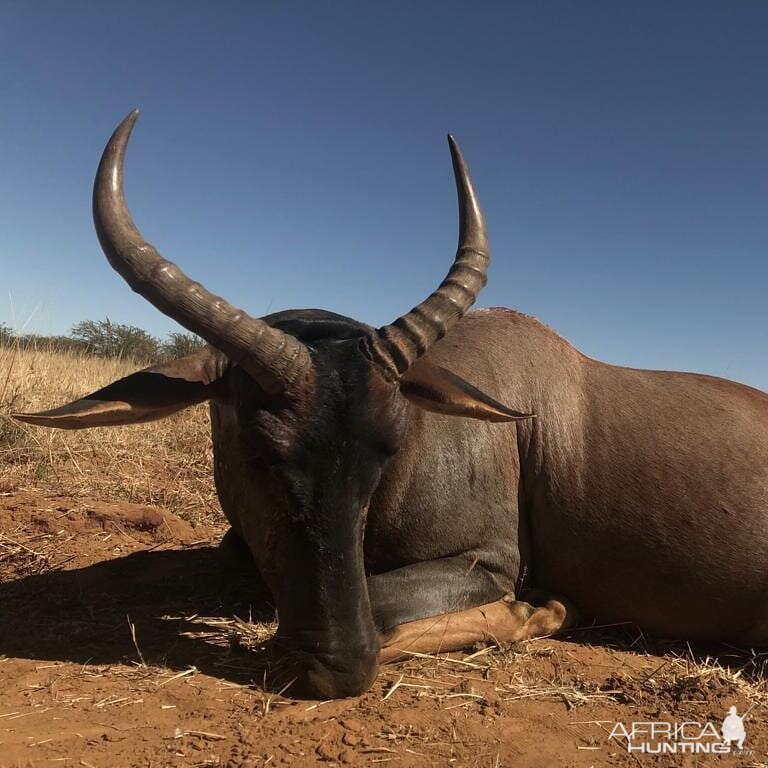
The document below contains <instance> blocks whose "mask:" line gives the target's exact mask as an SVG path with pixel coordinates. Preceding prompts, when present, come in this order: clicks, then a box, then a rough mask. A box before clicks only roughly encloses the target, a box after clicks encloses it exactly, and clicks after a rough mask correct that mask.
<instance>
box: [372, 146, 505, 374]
mask: <svg viewBox="0 0 768 768" xmlns="http://www.w3.org/2000/svg"><path fill="white" fill-rule="evenodd" d="M448 144H449V146H450V148H451V158H452V160H453V173H454V176H455V178H456V191H457V192H458V197H459V247H458V250H457V251H456V258H455V260H454V262H453V265H452V266H451V269H450V271H449V272H448V274H447V275H446V277H445V280H443V282H442V283H440V286H439V287H438V289H437V290H436V291H435V292H434V293H433V294H432V295H431V296H429V297H428V298H427V299H425V300H424V301H422V302H421V304H419V305H418V306H416V307H414V308H413V309H412V310H411V311H410V312H409V313H408V314H407V315H403V316H402V317H399V318H398V319H397V320H395V322H394V323H392V324H391V325H385V326H384V327H383V328H379V329H378V330H377V331H376V332H375V333H374V334H372V335H371V336H369V337H368V338H367V339H366V343H365V344H364V350H365V352H366V353H367V354H368V356H369V357H370V358H371V360H373V362H375V363H376V364H377V365H378V366H379V367H380V368H381V370H382V372H383V373H384V375H385V376H387V377H388V378H389V379H393V380H394V379H398V378H399V377H400V376H402V375H403V374H404V373H405V372H406V371H407V370H408V368H409V367H410V366H411V365H412V364H413V363H414V362H415V361H416V360H417V359H418V358H419V357H421V356H422V355H423V354H424V353H425V352H426V351H427V350H428V349H429V348H430V346H431V345H432V344H434V343H435V342H436V341H437V340H438V339H441V338H442V337H443V336H445V334H446V333H447V332H448V330H449V329H450V328H451V327H452V326H453V325H454V323H456V321H457V320H459V318H461V316H462V315H463V314H464V313H465V312H466V311H467V310H468V309H469V308H470V307H471V306H472V305H473V304H474V303H475V300H476V299H477V295H478V294H479V293H480V290H481V289H482V287H483V286H484V285H485V283H486V281H487V277H486V273H487V271H488V263H489V261H490V254H489V251H488V236H487V234H486V231H485V221H484V220H483V213H482V211H481V210H480V203H479V202H478V200H477V195H476V194H475V189H474V187H473V186H472V179H470V177H469V170H468V168H467V164H466V163H465V162H464V157H463V156H462V154H461V150H460V149H459V145H458V144H457V143H456V140H455V139H454V138H453V136H451V135H450V134H449V136H448Z"/></svg>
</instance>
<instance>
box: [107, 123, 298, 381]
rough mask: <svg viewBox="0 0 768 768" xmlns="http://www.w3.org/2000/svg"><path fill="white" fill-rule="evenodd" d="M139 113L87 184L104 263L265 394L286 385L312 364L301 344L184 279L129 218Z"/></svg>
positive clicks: (116, 138)
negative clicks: (129, 164) (131, 155)
mask: <svg viewBox="0 0 768 768" xmlns="http://www.w3.org/2000/svg"><path fill="white" fill-rule="evenodd" d="M138 116H139V110H137V109H136V110H134V111H133V112H131V113H130V114H129V115H128V116H127V117H126V118H125V120H123V122H122V123H120V125H119V126H118V127H117V129H116V130H115V132H114V133H113V134H112V138H110V140H109V143H108V144H107V146H106V148H105V150H104V154H103V155H102V157H101V162H100V163H99V170H98V171H97V173H96V180H95V182H94V186H93V219H94V223H95V225H96V233H97V234H98V236H99V242H100V243H101V247H102V249H103V251H104V253H105V254H106V257H107V259H108V260H109V263H110V264H111V265H112V267H113V268H114V269H115V270H117V272H119V273H120V275H122V277H123V278H124V279H125V281H126V282H127V283H128V285H130V286H131V288H132V289H133V290H134V291H135V292H136V293H138V294H140V295H141V296H143V297H144V298H145V299H147V301H149V302H150V303H151V304H153V305H154V306H155V307H157V308H158V309H159V310H160V311H161V312H163V313H164V314H166V315H168V316H169V317H172V318H173V319H174V320H176V321H177V322H179V323H181V325H183V326H184V327H185V328H187V329H188V330H190V331H192V332H194V333H196V334H198V335H199V336H202V338H204V339H205V340H206V341H207V342H208V343H209V344H211V345H212V346H214V347H216V349H219V350H221V351H222V352H223V353H224V354H225V355H227V357H229V358H230V360H232V361H233V362H235V363H237V364H238V365H240V366H241V367H242V368H244V369H245V370H246V371H247V372H248V374H249V375H250V376H252V377H253V378H254V379H255V380H256V381H257V382H258V383H259V385H260V386H262V387H263V388H264V389H265V390H266V391H267V392H269V393H272V394H276V393H278V392H282V391H284V390H286V389H289V388H290V387H291V386H293V385H294V384H296V383H297V382H298V381H299V380H300V379H301V378H302V377H303V376H304V375H305V373H306V372H307V371H308V370H309V368H310V367H311V365H312V362H311V358H310V355H309V351H308V350H307V348H306V347H305V346H304V345H303V344H302V343H301V342H300V341H299V340H298V339H296V338H294V337H293V336H290V335H289V334H286V333H283V332H282V331H279V330H277V329H275V328H272V327H271V326H269V325H267V324H266V323H265V322H264V321H263V320H259V319H257V318H254V317H251V316H250V315H248V314H247V313H246V312H244V311H243V310H241V309H237V308H236V307H233V306H232V305H231V304H229V303H227V302H226V301H225V300H224V299H222V298H220V297H218V296H215V295H214V294H212V293H210V292H209V291H208V290H206V289H205V287H204V286H202V285H200V283H196V282H194V281H193V280H191V279H190V278H188V277H187V276H186V275H185V274H184V273H183V272H182V271H181V270H180V269H179V268H178V267H177V266H176V265H175V264H174V263H173V262H170V261H167V260H166V259H164V258H163V257H162V256H161V255H160V254H159V253H158V252H157V250H156V249H155V248H154V247H153V246H152V245H150V244H149V243H148V242H147V241H146V240H145V239H144V238H143V236H142V235H141V233H140V232H139V230H138V229H137V228H136V226H135V224H134V223H133V220H132V218H131V214H130V211H129V210H128V206H127V205H126V203H125V195H124V191H123V166H124V161H125V150H126V147H127V146H128V140H129V139H130V136H131V131H132V130H133V126H134V124H135V123H136V120H137V118H138Z"/></svg>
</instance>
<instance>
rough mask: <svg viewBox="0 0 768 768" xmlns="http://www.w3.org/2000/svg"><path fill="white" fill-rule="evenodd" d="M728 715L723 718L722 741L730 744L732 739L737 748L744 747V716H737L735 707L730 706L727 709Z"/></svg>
mask: <svg viewBox="0 0 768 768" xmlns="http://www.w3.org/2000/svg"><path fill="white" fill-rule="evenodd" d="M728 713H729V714H728V717H726V718H725V720H723V728H722V731H723V741H724V742H725V743H726V744H728V746H730V745H731V742H732V741H735V742H736V748H737V749H743V748H744V739H746V738H747V732H746V731H745V730H744V718H742V717H739V714H738V712H737V711H736V707H731V708H730V709H729V710H728Z"/></svg>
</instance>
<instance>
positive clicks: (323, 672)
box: [270, 650, 379, 699]
mask: <svg viewBox="0 0 768 768" xmlns="http://www.w3.org/2000/svg"><path fill="white" fill-rule="evenodd" d="M378 669H379V663H378V651H377V650H375V651H366V652H364V653H358V654H354V655H353V654H345V655H342V654H318V653H306V652H302V651H295V650H294V651H289V652H288V653H286V654H284V655H283V656H282V657H280V658H279V659H278V661H277V662H276V664H275V665H274V668H273V674H271V675H270V678H271V680H270V682H271V685H272V687H274V688H276V689H279V690H284V692H285V694H286V695H288V696H297V697H307V698H313V699H340V698H345V697H347V696H359V695H360V694H361V693H365V691H367V690H368V689H369V688H370V687H371V684H372V683H373V681H374V680H375V679H376V674H377V672H378Z"/></svg>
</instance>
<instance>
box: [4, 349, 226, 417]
mask: <svg viewBox="0 0 768 768" xmlns="http://www.w3.org/2000/svg"><path fill="white" fill-rule="evenodd" d="M228 366H229V360H228V359H227V357H226V356H225V355H223V354H222V353H221V352H219V351H218V350H216V349H213V348H212V347H206V348H205V349H203V350H201V351H200V352H195V353H194V354H192V355H188V356H187V357H180V358H178V359H176V360H172V361H171V362H169V363H163V364H162V365H157V366H153V367H152V368H145V369H144V370H143V371H139V372H138V373H133V374H131V375H130V376H126V377H125V378H124V379H119V380H118V381H115V382H113V383H112V384H109V385H108V386H106V387H104V388H103V389H100V390H99V391H98V392H94V393H93V394H90V395H87V396H86V397H84V398H82V399H81V400H75V401H74V402H71V403H69V404H68V405H62V406H61V407H60V408H54V409H52V410H50V411H41V412H40V413H14V414H12V415H13V418H15V419H18V420H19V421H26V422H27V423H28V424H37V425H39V426H43V427H57V428H58V429H85V428H87V427H115V426H119V425H121V424H140V423H141V422H144V421H154V420H155V419H162V418H164V417H165V416H170V415H171V414H172V413H175V412H176V411H180V410H181V409H182V408H186V407H187V406H190V405H195V404H196V403H201V402H203V400H208V399H210V398H212V397H216V396H217V394H218V389H219V386H218V385H219V383H220V381H221V379H222V377H223V376H224V374H225V373H226V371H227V368H228Z"/></svg>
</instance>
